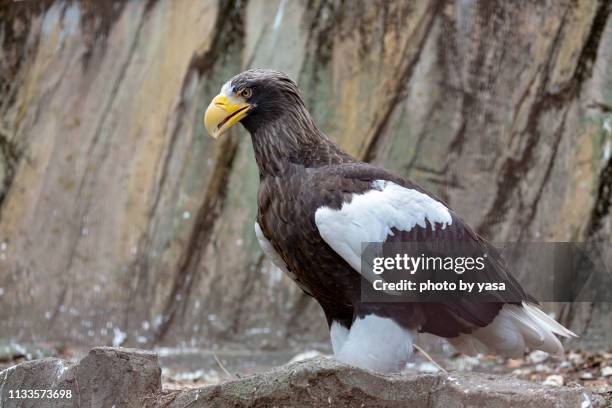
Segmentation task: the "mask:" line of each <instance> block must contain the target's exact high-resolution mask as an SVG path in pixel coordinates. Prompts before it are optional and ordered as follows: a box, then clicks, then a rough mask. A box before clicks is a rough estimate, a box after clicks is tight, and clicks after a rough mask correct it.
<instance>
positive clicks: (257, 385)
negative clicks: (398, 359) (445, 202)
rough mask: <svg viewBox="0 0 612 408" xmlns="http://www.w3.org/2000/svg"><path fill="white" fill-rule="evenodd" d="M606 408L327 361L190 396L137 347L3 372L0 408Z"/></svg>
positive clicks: (564, 393) (510, 382) (563, 390)
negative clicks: (165, 382)
mask: <svg viewBox="0 0 612 408" xmlns="http://www.w3.org/2000/svg"><path fill="white" fill-rule="evenodd" d="M16 390H20V391H19V392H17V391H16ZM24 390H25V394H24ZM28 390H33V391H34V390H41V392H42V390H65V392H64V393H62V394H63V395H64V398H61V397H60V396H59V395H58V394H56V395H55V397H53V395H51V398H48V397H49V395H44V398H43V397H40V392H39V398H27V397H29V395H28V392H29V391H28ZM47 394H48V393H47ZM67 395H70V397H67ZM15 397H22V398H15ZM23 397H26V398H23ZM605 404H606V402H605V401H603V400H602V399H601V397H597V396H592V395H590V394H588V393H587V392H585V390H584V389H582V388H569V387H550V386H542V385H539V384H534V383H530V382H526V381H521V380H517V379H514V378H510V377H502V376H494V375H486V374H474V373H458V372H453V373H450V374H436V375H431V374H426V375H424V374H417V373H411V372H406V373H402V374H397V375H379V374H375V373H370V372H367V371H363V370H360V369H357V368H354V367H350V366H346V365H342V364H340V363H338V362H336V361H334V360H332V359H327V358H315V359H311V360H306V361H302V362H297V363H292V364H288V365H285V366H282V367H279V368H277V369H274V370H272V371H269V372H265V373H261V374H255V375H252V376H249V377H245V378H240V379H236V380H233V381H228V382H225V383H223V384H219V385H211V386H207V387H203V388H197V389H190V390H184V391H180V390H179V391H174V390H173V391H169V390H164V389H162V386H161V370H160V368H159V364H158V361H157V355H156V354H155V353H152V352H148V351H143V350H136V349H125V348H110V347H99V348H94V349H92V350H91V351H90V352H89V354H88V355H87V356H85V357H84V358H83V359H81V360H80V361H79V362H78V363H69V362H66V361H64V360H61V359H57V358H44V359H40V360H35V361H29V362H26V363H22V364H18V365H16V366H13V367H10V368H8V369H6V370H4V371H2V372H0V407H54V408H55V407H58V408H59V407H62V408H63V407H109V408H110V407H116V408H119V407H121V408H123V407H138V408H141V407H172V408H179V407H181V408H182V407H191V408H197V407H274V406H276V407H309V406H313V407H368V408H369V407H406V406H410V407H445V408H446V407H457V408H459V407H500V408H501V407H520V408H526V407H537V408H547V407H551V408H552V407H556V408H561V407H571V408H575V407H581V408H587V407H603V406H605Z"/></svg>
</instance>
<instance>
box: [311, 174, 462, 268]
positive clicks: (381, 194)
mask: <svg viewBox="0 0 612 408" xmlns="http://www.w3.org/2000/svg"><path fill="white" fill-rule="evenodd" d="M426 221H429V223H430V224H431V227H432V228H436V225H435V224H436V223H438V224H441V228H442V229H444V228H446V227H447V226H448V225H450V224H452V222H453V220H452V217H451V214H450V212H449V210H448V208H446V207H445V206H444V205H443V204H442V203H440V202H439V201H436V200H434V199H433V198H431V197H430V196H428V195H427V194H423V193H421V192H419V191H417V190H412V189H408V188H405V187H402V186H400V185H398V184H395V183H393V182H391V181H386V180H376V181H374V182H373V183H372V190H369V191H367V192H366V193H364V194H355V195H353V197H352V200H351V202H350V203H344V204H343V205H342V208H340V209H339V210H334V209H332V208H329V207H321V208H319V209H317V211H316V212H315V224H316V225H317V229H318V230H319V234H321V237H322V238H323V240H324V241H325V242H326V243H327V244H328V245H329V246H330V247H331V248H332V249H333V250H334V251H336V252H337V253H338V255H340V256H341V257H342V258H344V260H345V261H347V262H348V263H349V265H351V266H352V267H353V269H355V270H356V271H358V272H360V271H361V244H362V243H364V242H384V241H385V240H386V239H387V236H389V235H392V234H393V232H392V231H391V229H392V228H395V229H398V230H400V231H410V230H411V229H412V228H414V227H415V226H416V225H418V226H420V227H423V228H426V227H427V223H426ZM366 278H367V277H366Z"/></svg>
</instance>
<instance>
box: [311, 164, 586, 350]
mask: <svg viewBox="0 0 612 408" xmlns="http://www.w3.org/2000/svg"><path fill="white" fill-rule="evenodd" d="M366 170H367V169H366ZM382 172H383V171H382V170H379V169H376V170H373V171H372V172H371V174H370V176H371V177H370V178H371V180H368V181H369V183H370V189H368V190H365V191H361V192H359V193H354V194H353V195H352V196H351V197H350V199H349V200H347V201H345V202H344V203H343V204H342V205H341V206H340V207H339V208H331V207H326V206H322V207H320V208H318V209H317V210H316V212H315V224H316V226H317V229H318V231H319V234H320V235H321V237H322V239H323V240H324V241H325V242H326V243H327V244H328V245H329V246H330V247H331V248H332V249H333V250H334V251H335V252H336V253H337V254H338V255H339V256H340V257H342V258H343V259H344V260H345V261H346V262H347V263H348V264H349V265H350V266H351V267H352V268H353V269H354V270H355V271H357V272H358V273H361V261H362V257H361V255H362V253H361V252H362V243H367V242H389V241H394V242H410V241H412V242H414V241H420V240H426V239H427V238H428V237H429V238H431V237H432V236H435V239H436V240H449V241H460V242H461V245H468V246H471V247H472V249H473V250H480V251H481V253H483V252H484V253H487V254H488V255H489V257H488V261H487V263H488V264H487V267H486V268H485V270H484V271H483V272H481V273H482V274H483V276H481V277H479V278H478V279H481V281H483V282H484V281H489V282H505V283H506V286H507V291H508V293H510V294H511V297H512V298H513V299H515V302H514V304H505V303H506V302H504V300H503V299H499V301H496V302H490V301H489V302H486V303H483V302H477V301H475V300H474V299H473V298H469V299H468V298H462V297H460V296H455V297H452V298H451V299H449V300H448V301H445V302H444V303H428V304H422V303H420V304H418V306H417V307H420V309H421V311H422V313H423V315H424V319H423V321H422V325H421V327H420V330H421V331H423V332H429V333H433V334H436V335H439V336H443V337H448V338H451V342H452V343H453V344H455V345H456V346H457V348H459V349H460V350H461V351H464V352H466V353H469V354H474V353H478V352H485V351H486V350H489V351H495V352H497V353H499V354H503V355H507V356H518V355H522V353H523V351H524V348H525V346H528V347H532V348H538V349H543V350H546V351H549V352H553V353H558V352H560V351H562V347H561V344H560V343H559V341H558V339H557V338H556V337H555V335H554V334H559V335H562V336H571V335H574V334H573V333H572V332H571V331H569V330H567V329H565V328H564V327H563V326H561V325H560V324H558V323H557V322H556V321H554V320H553V319H551V318H550V317H548V316H547V315H546V314H544V313H543V312H541V311H540V309H539V308H537V306H535V305H533V304H530V302H534V299H532V298H531V297H530V296H528V295H527V294H526V293H525V292H524V291H523V289H522V288H521V287H520V285H519V284H518V283H517V282H516V280H515V279H514V278H513V277H512V276H511V275H510V274H509V273H508V272H507V270H506V269H505V266H504V264H503V262H502V261H501V259H500V258H499V255H498V253H497V251H496V250H495V249H494V248H493V247H492V246H490V245H489V244H488V243H486V241H484V240H483V239H481V238H480V237H479V236H478V235H477V234H475V233H474V232H473V231H472V230H471V229H470V228H469V227H468V226H467V225H466V224H465V223H464V222H463V221H462V220H461V218H459V217H458V216H456V215H455V214H454V213H453V212H452V211H451V210H449V209H448V208H447V207H446V206H445V205H444V204H443V203H442V202H441V201H439V200H437V199H436V198H434V197H433V196H431V195H429V194H428V193H426V192H425V191H424V190H423V189H421V188H419V187H418V186H413V185H411V184H410V183H408V182H407V181H404V180H402V179H399V178H397V177H395V176H392V175H391V176H390V177H386V178H377V177H384V176H385V174H384V173H382ZM343 177H347V178H354V177H357V178H359V179H360V180H363V181H366V180H367V179H368V177H369V176H368V171H364V170H363V169H358V170H357V171H351V172H350V173H348V174H344V175H343ZM365 278H366V279H368V280H372V276H365ZM401 306H402V305H397V304H395V305H394V306H391V305H390V304H384V305H379V306H373V307H374V309H373V310H374V313H377V312H376V308H379V309H380V310H381V312H382V310H387V311H389V310H394V312H393V314H395V316H393V317H394V318H395V319H396V320H401V316H397V313H398V312H399V313H401V310H402V307H401ZM413 306H414V305H413ZM387 313H388V312H387ZM574 336H575V335H574Z"/></svg>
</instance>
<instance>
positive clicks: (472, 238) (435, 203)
mask: <svg viewBox="0 0 612 408" xmlns="http://www.w3.org/2000/svg"><path fill="white" fill-rule="evenodd" d="M238 122H240V123H242V125H243V126H244V127H245V128H246V129H247V130H248V131H249V133H250V134H251V140H252V143H253V149H254V152H255V160H256V161H257V166H258V167H259V178H260V185H259V192H258V198H257V205H258V207H257V222H256V223H255V234H256V235H257V238H258V240H259V242H260V244H261V247H262V249H263V251H264V252H265V253H266V255H267V256H268V257H270V258H271V260H272V261H273V262H274V264H275V265H276V266H278V267H279V268H280V269H282V270H283V271H284V272H285V273H286V274H287V275H288V276H289V277H291V279H293V280H294V281H295V283H297V285H298V286H299V287H300V288H301V289H302V290H303V291H304V292H306V293H307V294H308V295H310V296H312V297H314V298H315V299H316V300H317V301H318V302H319V304H320V305H321V307H322V308H323V311H324V313H325V316H326V318H327V323H328V325H329V328H330V337H331V343H332V348H333V352H334V356H335V357H336V358H337V359H338V360H340V361H342V362H345V363H348V364H352V365H355V366H358V367H361V368H365V369H370V370H373V371H378V372H397V371H400V370H401V369H402V368H403V367H404V366H405V364H406V362H407V361H408V359H409V357H410V355H411V353H412V350H413V342H414V338H415V336H416V334H417V333H418V332H426V333H432V334H434V335H437V336H440V337H444V338H446V339H447V340H448V341H449V342H450V343H451V344H453V345H454V346H455V348H457V349H458V350H459V351H461V352H463V353H466V354H470V355H473V354H477V353H496V354H500V355H503V356H507V357H518V356H522V355H523V354H524V352H525V349H526V348H531V349H540V350H544V351H546V352H549V353H556V354H558V353H562V352H563V347H562V345H561V343H560V342H559V340H558V339H557V337H556V336H555V335H560V336H565V337H569V336H575V334H574V333H572V332H571V331H569V330H568V329H566V328H565V327H563V326H562V325H560V324H559V323H557V322H556V321H555V320H553V319H552V318H550V317H549V316H548V315H546V314H545V313H544V312H542V311H541V310H540V309H539V308H538V307H537V306H536V304H537V303H536V302H535V300H534V299H533V298H531V297H530V296H529V295H527V294H526V293H525V292H524V291H523V289H522V288H521V287H520V285H519V284H518V283H517V282H516V281H515V280H514V279H513V278H512V277H511V276H510V275H509V273H508V272H507V270H506V269H505V266H504V265H503V263H501V262H491V263H490V264H489V271H488V273H489V274H493V275H494V276H495V277H496V278H497V280H499V281H503V282H507V283H508V285H509V286H510V287H511V288H512V290H513V291H514V295H515V296H518V299H515V301H512V302H505V301H498V302H476V301H474V300H473V299H462V298H461V297H452V298H449V300H448V301H443V302H422V303H419V302H397V303H395V302H378V303H376V302H363V301H361V290H360V285H361V275H360V273H361V272H360V262H361V255H362V254H361V251H362V246H361V244H362V243H363V242H385V241H388V240H391V239H392V240H393V241H395V242H397V241H398V240H399V241H411V240H415V239H416V240H418V239H419V237H422V236H427V235H428V234H429V235H431V234H432V231H433V230H434V229H435V231H436V234H437V236H436V239H441V240H448V241H449V242H450V241H452V240H461V242H462V243H464V244H465V243H468V244H469V245H471V246H472V247H474V248H478V249H479V248H482V249H483V250H484V249H487V250H488V251H489V253H491V252H490V251H491V246H490V244H488V243H487V242H486V241H485V240H484V239H482V238H481V237H479V236H478V235H477V234H476V233H475V232H473V231H472V230H471V229H470V227H468V226H467V225H466V224H465V223H464V222H463V220H462V219H461V218H460V217H459V216H457V215H456V214H455V213H454V212H453V211H452V210H451V209H449V208H448V207H447V206H446V205H445V204H443V203H442V202H441V201H440V200H438V199H437V198H435V197H434V196H433V195H431V194H429V193H427V192H426V191H425V190H424V189H423V188H421V187H419V186H418V185H416V184H414V183H412V182H410V181H408V180H406V179H405V178H402V177H400V176H398V175H396V174H393V173H391V172H389V171H387V170H385V169H382V168H378V167H375V166H373V165H370V164H368V163H363V162H360V161H359V160H357V159H355V158H354V157H351V156H350V155H348V154H347V153H345V152H343V151H342V150H341V149H340V148H339V147H338V146H336V145H335V144H334V143H333V142H331V141H330V140H329V139H328V138H327V136H326V135H325V134H323V132H321V130H319V129H318V128H317V126H316V124H315V122H314V120H313V118H312V116H311V115H310V113H309V112H308V110H307V109H306V107H305V105H304V102H303V100H302V98H301V96H300V92H299V90H298V88H297V85H296V84H295V82H293V81H292V80H291V79H290V78H289V77H288V76H287V75H286V74H284V73H282V72H278V71H272V70H267V69H254V70H249V71H245V72H243V73H241V74H238V75H236V76H235V77H233V78H232V79H231V80H229V81H228V82H227V83H225V85H223V87H222V88H221V92H220V94H219V95H217V96H216V97H215V98H214V99H213V100H212V102H211V103H210V105H209V106H208V108H207V110H206V113H205V115H204V124H205V127H206V129H207V130H208V132H209V133H210V135H211V136H212V137H214V138H217V137H218V136H220V135H221V134H223V133H224V132H226V131H227V130H228V129H229V128H231V127H232V126H234V125H235V124H236V123H238ZM436 227H439V228H436ZM493 254H494V256H493V258H495V256H498V255H495V254H496V252H495V250H494V249H493Z"/></svg>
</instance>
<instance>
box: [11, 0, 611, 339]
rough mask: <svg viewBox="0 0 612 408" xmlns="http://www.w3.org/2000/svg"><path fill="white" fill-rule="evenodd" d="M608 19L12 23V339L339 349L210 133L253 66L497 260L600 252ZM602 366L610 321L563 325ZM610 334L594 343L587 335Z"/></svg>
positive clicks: (473, 14) (426, 5) (298, 5)
mask: <svg viewBox="0 0 612 408" xmlns="http://www.w3.org/2000/svg"><path fill="white" fill-rule="evenodd" d="M611 9H612V6H611V5H610V3H609V2H607V1H605V0H599V1H596V0H590V1H589V0H587V1H581V2H574V1H570V0H560V1H555V2H552V3H548V4H547V3H542V2H532V3H531V4H526V3H520V4H514V3H512V2H506V1H502V0H495V1H485V0H480V1H479V0H457V1H450V0H449V1H410V2H406V1H373V2H366V1H357V2H342V1H326V0H319V1H316V0H312V1H305V0H304V1H288V0H274V1H263V0H249V1H245V0H242V1H240V0H235V1H232V0H200V1H195V0H185V1H165V0H157V1H156V0H148V1H135V0H133V1H123V0H121V1H108V2H95V1H93V0H83V1H70V0H65V1H62V0H43V1H38V2H19V3H17V2H5V3H3V4H2V5H0V53H1V54H0V89H1V90H2V91H1V92H2V93H1V94H0V288H1V289H0V338H4V339H7V338H8V339H16V340H53V341H71V342H75V341H76V342H80V343H83V344H101V343H102V344H104V343H106V344H111V343H113V344H115V345H118V344H123V343H125V344H149V345H150V344H153V343H158V344H159V343H162V344H177V343H181V342H184V343H187V344H192V345H211V344H214V343H218V342H233V341H236V342H241V343H243V344H248V345H249V347H257V346H258V347H272V348H273V347H280V346H283V345H285V344H287V342H291V341H294V340H299V341H304V340H306V341H312V340H320V339H325V338H326V330H325V327H324V324H323V322H324V319H323V315H322V313H321V312H320V311H319V310H318V307H317V306H316V305H314V304H313V302H311V301H310V300H309V299H308V298H306V297H305V296H304V295H302V294H301V293H300V291H299V290H297V288H296V287H295V286H294V285H293V284H292V283H291V282H290V281H289V280H288V279H287V278H286V277H284V276H283V275H282V274H281V272H280V271H279V270H277V269H275V268H274V267H272V265H271V264H270V262H269V261H268V260H266V259H265V258H264V257H263V255H262V253H261V251H260V250H259V248H258V245H257V243H256V239H255V236H254V233H253V220H254V216H255V194H256V190H257V184H258V177H257V172H256V167H255V164H254V160H253V155H252V151H251V146H250V140H249V138H248V137H247V135H246V132H245V131H244V130H242V129H240V130H238V129H236V130H235V131H233V133H232V134H231V135H230V136H229V137H226V138H224V139H223V140H220V141H216V142H214V141H212V140H211V139H210V138H207V137H206V136H205V132H204V130H203V126H202V123H201V122H202V120H201V117H202V112H203V109H204V107H205V106H206V105H207V104H208V101H209V100H210V98H211V97H212V96H214V95H215V94H216V93H217V92H218V90H219V88H220V86H221V84H222V83H223V82H225V80H227V79H228V78H229V77H231V76H232V75H233V74H235V73H237V72H239V71H241V70H243V69H245V68H247V67H269V68H276V69H280V70H284V71H286V72H288V73H289V74H290V75H292V76H293V77H294V78H295V79H296V80H298V82H299V84H300V87H301V88H302V90H303V93H304V97H305V99H306V101H307V104H308V106H309V108H310V109H311V111H312V112H313V113H314V115H315V117H316V120H317V122H318V123H319V124H320V125H321V127H322V128H323V129H324V130H325V131H326V132H327V133H328V134H329V135H330V137H332V138H333V139H334V140H336V141H337V142H338V143H339V144H340V145H341V146H342V147H344V148H345V149H346V150H348V151H349V152H350V153H352V154H354V155H356V156H358V157H360V158H362V159H364V160H368V161H371V162H374V163H376V164H380V165H384V166H386V167H388V168H390V169H393V170H396V171H398V172H400V173H402V174H404V175H407V176H409V177H410V178H412V179H413V180H415V181H417V182H419V183H421V184H422V185H424V186H425V187H426V188H428V189H430V190H432V191H434V192H435V193H437V194H439V195H440V196H441V197H442V198H443V199H444V200H446V201H447V202H448V203H449V204H450V205H451V206H452V207H453V208H454V209H455V210H456V211H457V212H458V213H460V214H462V215H463V217H464V218H465V219H466V220H467V221H468V222H469V223H470V224H471V225H472V226H474V227H475V228H476V229H477V230H478V231H479V232H480V233H482V234H483V235H484V236H485V237H487V238H489V239H495V240H500V241H514V240H523V241H530V240H532V241H589V240H590V241H596V242H606V243H607V242H608V241H609V234H610V230H611V228H612V225H611V220H612V218H611V217H610V215H609V207H610V195H611V194H612V189H611V187H612V161H610V158H611V157H610V151H611V149H612V115H611V112H612V18H610V12H611ZM555 307H557V311H559V312H561V313H562V317H563V319H564V321H565V322H566V323H568V324H570V325H571V327H572V328H573V329H574V330H576V331H578V332H579V333H580V334H581V335H582V336H583V338H584V339H587V340H588V342H587V343H589V344H591V345H601V344H602V343H603V344H604V345H607V346H609V345H610V342H611V340H610V338H609V337H607V338H606V333H609V331H610V329H612V327H611V326H610V325H611V324H612V323H610V321H611V320H612V319H610V313H611V310H610V306H609V304H599V303H598V304H596V303H589V304H580V305H574V306H572V307H569V306H567V305H566V306H558V305H557V306H555ZM595 322H597V324H595Z"/></svg>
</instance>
